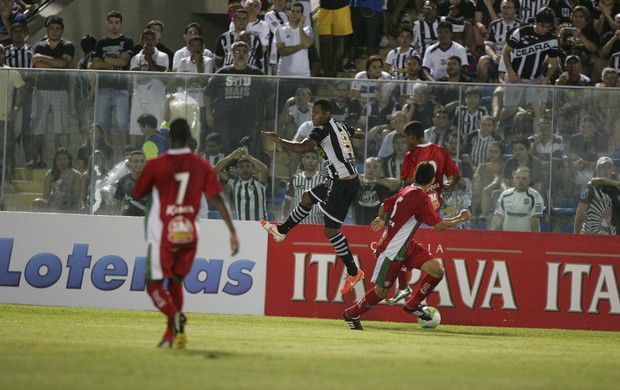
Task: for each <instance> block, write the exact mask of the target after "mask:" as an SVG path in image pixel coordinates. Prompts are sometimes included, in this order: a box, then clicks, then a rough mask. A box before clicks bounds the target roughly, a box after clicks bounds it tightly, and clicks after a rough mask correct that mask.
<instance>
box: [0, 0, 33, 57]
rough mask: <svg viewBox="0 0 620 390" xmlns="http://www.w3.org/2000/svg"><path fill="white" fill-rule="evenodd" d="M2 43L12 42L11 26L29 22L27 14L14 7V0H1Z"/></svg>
mask: <svg viewBox="0 0 620 390" xmlns="http://www.w3.org/2000/svg"><path fill="white" fill-rule="evenodd" d="M0 14H1V15H2V17H0V44H2V45H5V46H6V45H10V44H11V36H10V31H11V26H12V25H13V24H15V23H22V24H24V25H25V24H26V23H27V22H28V20H27V18H26V15H24V14H23V13H22V12H21V11H18V10H16V9H15V7H13V0H0Z"/></svg>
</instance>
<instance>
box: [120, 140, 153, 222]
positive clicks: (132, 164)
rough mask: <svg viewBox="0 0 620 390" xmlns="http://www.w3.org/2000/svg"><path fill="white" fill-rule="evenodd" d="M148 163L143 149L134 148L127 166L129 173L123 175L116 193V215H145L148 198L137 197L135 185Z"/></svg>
mask: <svg viewBox="0 0 620 390" xmlns="http://www.w3.org/2000/svg"><path fill="white" fill-rule="evenodd" d="M144 164H146V157H145V156H144V152H142V151H141V150H134V151H132V152H131V153H130V154H129V159H128V160H127V167H128V168H129V173H128V174H126V175H125V176H123V177H121V179H120V180H119V181H118V184H117V186H116V192H115V193H114V215H127V216H134V217H139V216H144V210H145V207H146V198H143V199H136V198H134V196H133V187H134V185H135V184H136V181H137V180H138V179H139V178H140V174H141V173H142V169H143V168H144Z"/></svg>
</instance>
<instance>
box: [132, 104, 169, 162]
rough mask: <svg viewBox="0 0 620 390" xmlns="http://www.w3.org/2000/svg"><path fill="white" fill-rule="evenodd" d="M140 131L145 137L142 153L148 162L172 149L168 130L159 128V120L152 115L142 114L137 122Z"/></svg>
mask: <svg viewBox="0 0 620 390" xmlns="http://www.w3.org/2000/svg"><path fill="white" fill-rule="evenodd" d="M136 122H137V124H138V126H139V127H140V131H141V132H142V134H143V135H144V140H145V141H144V144H143V145H142V151H143V152H144V156H145V157H146V159H147V160H150V159H152V158H154V157H157V156H159V155H160V154H162V153H165V152H166V151H167V150H168V149H170V137H169V136H168V130H166V129H160V128H158V126H157V118H156V117H155V116H154V115H151V114H142V115H140V116H139V117H138V119H137V120H136Z"/></svg>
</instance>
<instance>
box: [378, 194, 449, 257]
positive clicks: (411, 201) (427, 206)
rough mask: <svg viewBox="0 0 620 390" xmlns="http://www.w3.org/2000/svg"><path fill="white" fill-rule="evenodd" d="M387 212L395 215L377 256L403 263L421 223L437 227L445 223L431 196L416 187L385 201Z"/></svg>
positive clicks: (380, 243)
mask: <svg viewBox="0 0 620 390" xmlns="http://www.w3.org/2000/svg"><path fill="white" fill-rule="evenodd" d="M383 208H384V209H385V211H386V212H390V211H391V212H392V215H391V217H390V222H389V224H388V227H387V229H385V231H384V232H383V236H382V237H381V240H380V241H379V245H378V246H377V254H384V255H385V256H386V257H387V258H389V259H391V260H395V261H400V260H402V259H403V257H404V255H405V252H406V251H407V248H408V247H409V241H411V239H412V237H413V235H414V234H415V231H416V230H417V228H418V226H420V224H421V223H425V224H427V225H429V226H435V225H437V224H438V223H439V222H441V217H440V216H439V214H437V211H436V210H435V208H434V207H433V204H432V202H431V199H430V198H429V197H428V195H427V194H426V193H425V192H424V191H423V190H422V189H421V188H419V187H415V186H413V185H410V186H407V187H405V188H403V189H402V190H400V191H399V192H398V193H397V194H396V195H394V196H391V197H389V198H387V199H386V200H384V201H383ZM377 257H378V256H377Z"/></svg>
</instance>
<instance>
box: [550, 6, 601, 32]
mask: <svg viewBox="0 0 620 390" xmlns="http://www.w3.org/2000/svg"><path fill="white" fill-rule="evenodd" d="M593 5H594V2H592V1H590V0H572V1H550V2H549V5H548V6H549V7H550V8H551V9H552V10H553V12H554V13H555V18H556V22H557V24H558V25H560V26H564V27H568V26H570V25H571V23H573V18H574V16H575V15H574V12H575V10H577V9H578V8H577V7H581V8H585V11H586V12H587V13H588V19H589V21H588V25H589V26H593V22H592V16H591V15H592V13H593V12H594V7H593ZM597 12H598V11H597ZM573 27H576V26H574V23H573ZM595 31H596V30H595Z"/></svg>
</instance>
